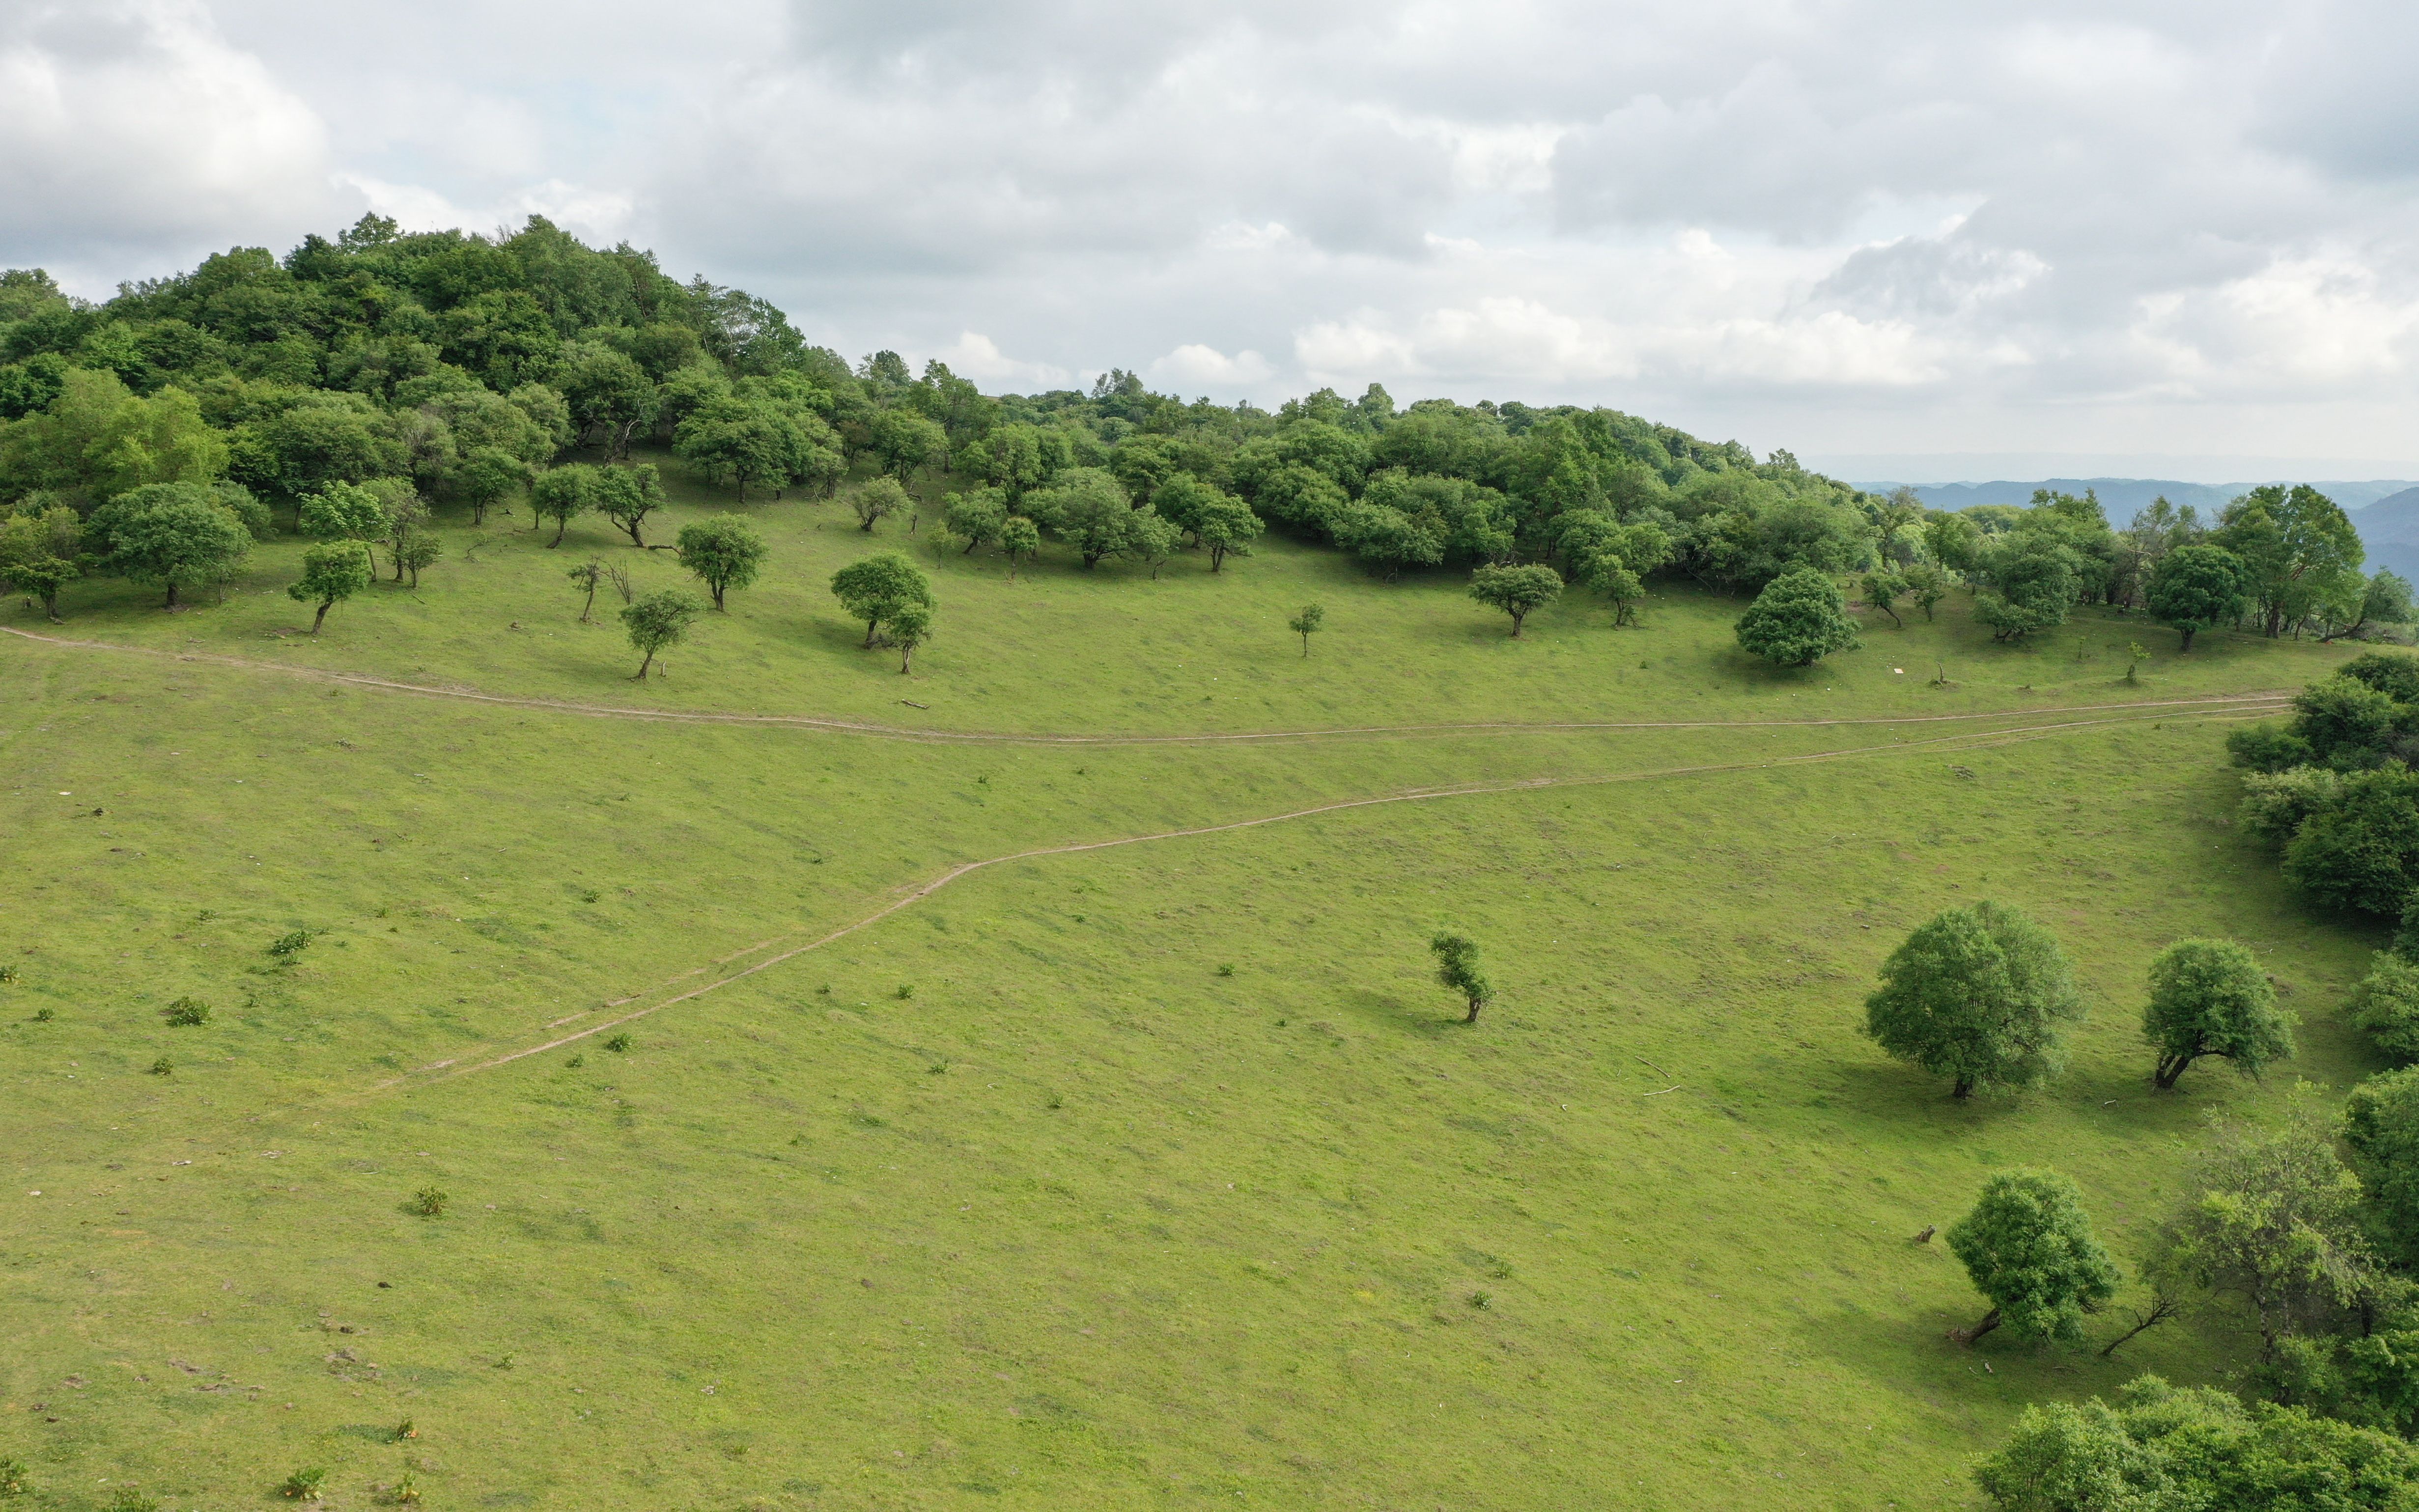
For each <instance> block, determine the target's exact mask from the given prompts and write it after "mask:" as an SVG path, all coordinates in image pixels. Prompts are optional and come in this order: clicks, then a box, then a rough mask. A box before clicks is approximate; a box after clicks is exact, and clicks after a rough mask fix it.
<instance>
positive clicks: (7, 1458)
mask: <svg viewBox="0 0 2419 1512" xmlns="http://www.w3.org/2000/svg"><path fill="white" fill-rule="evenodd" d="M32 1489H34V1485H33V1482H32V1481H30V1480H28V1479H26V1478H25V1462H24V1461H23V1460H22V1459H20V1458H17V1457H16V1456H14V1455H0V1496H23V1495H24V1494H25V1493H26V1492H27V1491H30V1490H32Z"/></svg>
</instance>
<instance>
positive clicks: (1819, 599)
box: [1738, 566, 1862, 667]
mask: <svg viewBox="0 0 2419 1512" xmlns="http://www.w3.org/2000/svg"><path fill="white" fill-rule="evenodd" d="M1738 643H1739V644H1740V645H1741V646H1743V647H1745V648H1746V649H1747V650H1748V651H1749V653H1750V654H1752V655H1754V656H1762V657H1763V658H1764V659H1765V660H1766V661H1770V662H1775V663H1778V664H1779V665H1780V666H1783V667H1810V666H1812V665H1813V664H1814V663H1816V662H1818V661H1821V660H1822V659H1823V658H1824V657H1826V656H1829V655H1830V654H1831V653H1833V652H1835V651H1846V650H1849V649H1850V648H1852V647H1855V646H1857V645H1860V644H1862V641H1860V640H1858V638H1857V622H1856V621H1854V620H1852V619H1850V618H1848V601H1847V598H1846V596H1845V595H1844V594H1841V592H1840V589H1839V585H1838V584H1836V583H1834V582H1832V581H1831V579H1830V578H1829V577H1828V576H1827V575H1826V574H1824V573H1821V572H1818V571H1816V570H1815V569H1814V568H1812V567H1802V566H1801V567H1792V568H1790V569H1789V570H1788V571H1787V572H1784V573H1782V574H1781V575H1780V576H1779V577H1777V578H1775V579H1772V581H1770V582H1768V583H1766V584H1764V591H1763V592H1762V593H1760V594H1756V595H1755V602H1754V603H1753V604H1750V605H1749V606H1748V610H1747V612H1746V613H1745V614H1742V615H1740V616H1739V622H1738Z"/></svg>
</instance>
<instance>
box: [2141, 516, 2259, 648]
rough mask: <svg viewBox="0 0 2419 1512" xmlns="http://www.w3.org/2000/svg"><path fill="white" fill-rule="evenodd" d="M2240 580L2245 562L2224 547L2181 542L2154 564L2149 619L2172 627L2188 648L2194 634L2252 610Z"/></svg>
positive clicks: (2149, 598)
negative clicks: (2187, 544) (2236, 558)
mask: <svg viewBox="0 0 2419 1512" xmlns="http://www.w3.org/2000/svg"><path fill="white" fill-rule="evenodd" d="M2242 578H2243V573H2242V563H2240V562H2238V561H2236V560H2235V558H2234V553H2233V552H2231V551H2228V550H2226V548H2224V547H2218V546H2210V545H2208V544H2206V543H2200V542H2196V543H2195V544H2193V545H2191V546H2180V547H2177V548H2175V549H2174V550H2172V551H2169V552H2168V553H2167V554H2166V555H2165V556H2163V557H2161V558H2160V559H2159V560H2158V562H2157V563H2155V564H2154V565H2152V567H2151V568H2150V586H2149V593H2148V594H2147V595H2145V596H2146V602H2147V603H2148V605H2149V610H2150V615H2151V617H2152V618H2154V619H2156V620H2157V621H2158V622H2159V623H2160V624H2162V625H2169V626H2172V627H2173V628H2174V629H2175V631H2176V633H2177V634H2179V635H2180V636H2182V637H2183V649H2184V650H2186V651H2190V650H2191V649H2192V643H2193V637H2194V636H2196V635H2198V634H2199V633H2200V632H2201V631H2203V630H2207V629H2211V628H2213V627H2215V626H2217V625H2232V624H2233V623H2234V622H2235V621H2237V620H2239V619H2241V618H2242V616H2244V615H2245V614H2248V613H2250V612H2251V595H2250V594H2246V593H2244V592H2243V590H2242Z"/></svg>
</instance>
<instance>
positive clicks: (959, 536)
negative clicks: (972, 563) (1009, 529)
mask: <svg viewBox="0 0 2419 1512" xmlns="http://www.w3.org/2000/svg"><path fill="white" fill-rule="evenodd" d="M1007 524H1008V496H1007V495H1005V494H1003V493H1001V492H1000V491H999V490H998V489H997V488H973V489H969V490H967V491H966V492H964V493H953V494H951V495H949V498H948V504H947V505H946V506H945V507H944V508H943V510H942V512H941V528H942V529H944V530H946V531H948V532H949V534H950V536H951V537H952V538H954V539H956V540H960V541H963V542H965V543H966V545H965V549H964V550H963V552H961V553H960V554H961V555H965V556H971V555H973V553H974V549H975V548H977V547H979V546H989V545H991V544H993V543H994V542H995V541H997V540H998V539H999V532H1000V531H1001V529H1002V528H1003V527H1005V526H1006V525H1007Z"/></svg>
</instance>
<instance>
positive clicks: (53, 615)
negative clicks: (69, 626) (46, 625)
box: [42, 588, 64, 625]
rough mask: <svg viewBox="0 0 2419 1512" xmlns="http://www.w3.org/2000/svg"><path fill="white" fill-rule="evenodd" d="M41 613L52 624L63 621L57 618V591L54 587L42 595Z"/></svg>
mask: <svg viewBox="0 0 2419 1512" xmlns="http://www.w3.org/2000/svg"><path fill="white" fill-rule="evenodd" d="M42 613H43V614H44V615H46V616H47V617H48V618H49V619H50V622H51V623H52V624H53V625H58V624H62V623H64V622H63V621H61V620H60V619H59V591H58V590H57V589H56V588H54V589H52V590H51V591H50V592H49V593H47V594H43V595H42Z"/></svg>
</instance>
